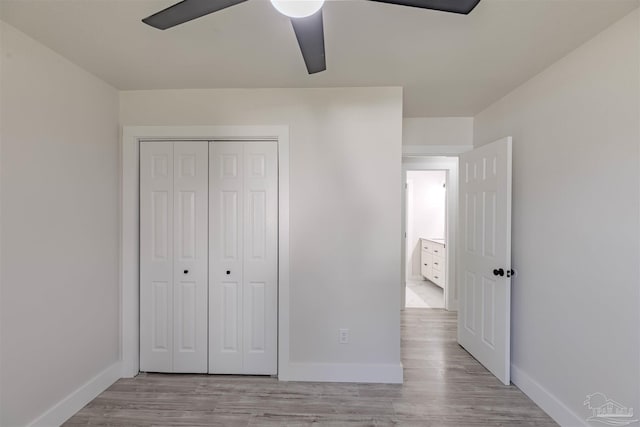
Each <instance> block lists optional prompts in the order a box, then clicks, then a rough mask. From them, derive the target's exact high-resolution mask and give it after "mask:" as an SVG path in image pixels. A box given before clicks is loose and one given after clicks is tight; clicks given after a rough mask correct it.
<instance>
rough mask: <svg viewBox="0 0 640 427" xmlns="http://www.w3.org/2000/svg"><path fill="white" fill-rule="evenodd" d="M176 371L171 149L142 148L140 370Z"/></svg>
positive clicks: (154, 145) (160, 145)
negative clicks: (174, 355)
mask: <svg viewBox="0 0 640 427" xmlns="http://www.w3.org/2000/svg"><path fill="white" fill-rule="evenodd" d="M172 367H173V144H172V143H165V142H142V143H141V144H140V370H141V371H151V372H171V370H172Z"/></svg>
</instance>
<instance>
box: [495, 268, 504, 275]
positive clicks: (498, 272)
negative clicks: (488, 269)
mask: <svg viewBox="0 0 640 427" xmlns="http://www.w3.org/2000/svg"><path fill="white" fill-rule="evenodd" d="M493 275H494V276H504V270H503V269H502V268H497V269H494V270H493Z"/></svg>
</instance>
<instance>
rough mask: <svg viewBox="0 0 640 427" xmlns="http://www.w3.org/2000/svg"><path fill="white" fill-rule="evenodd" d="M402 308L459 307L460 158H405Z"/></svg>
mask: <svg viewBox="0 0 640 427" xmlns="http://www.w3.org/2000/svg"><path fill="white" fill-rule="evenodd" d="M402 178H403V179H402V187H403V193H402V194H403V201H402V211H403V214H402V224H403V225H402V226H403V230H402V231H403V246H402V249H401V252H402V255H401V259H402V268H401V272H402V280H401V285H402V291H401V295H402V298H401V300H402V306H401V307H402V309H404V308H439V309H446V310H451V311H455V310H456V309H457V299H458V298H457V284H456V270H455V268H456V223H457V215H458V210H457V203H458V200H457V199H458V157H453V156H452V157H443V156H411V157H403V159H402Z"/></svg>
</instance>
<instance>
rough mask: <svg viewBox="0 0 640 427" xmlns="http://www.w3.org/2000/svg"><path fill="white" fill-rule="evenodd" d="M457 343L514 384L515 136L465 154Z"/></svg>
mask: <svg viewBox="0 0 640 427" xmlns="http://www.w3.org/2000/svg"><path fill="white" fill-rule="evenodd" d="M459 212H460V230H461V233H460V236H461V239H462V241H461V243H462V250H461V251H460V254H461V255H460V264H459V269H458V271H459V273H458V274H459V275H458V280H459V282H458V283H460V284H461V292H460V300H459V314H458V342H459V343H460V345H462V346H463V347H464V348H465V349H466V350H467V351H468V352H469V353H471V354H472V355H473V356H474V357H475V358H476V359H477V360H478V361H479V362H480V363H482V364H483V365H484V366H485V367H486V368H487V369H489V371H491V372H492V373H493V374H494V375H495V376H496V377H498V379H500V381H502V382H503V383H504V384H509V382H510V370H511V366H510V365H511V356H510V329H511V327H510V326H511V276H512V271H511V138H504V139H502V140H499V141H496V142H493V143H491V144H488V145H485V146H482V147H480V148H478V149H475V150H472V151H470V152H468V153H465V154H463V155H462V156H461V157H460V211H459Z"/></svg>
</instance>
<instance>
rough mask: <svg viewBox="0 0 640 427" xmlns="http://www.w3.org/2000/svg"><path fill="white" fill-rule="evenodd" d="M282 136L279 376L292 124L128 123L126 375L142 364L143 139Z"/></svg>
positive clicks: (123, 303) (123, 287)
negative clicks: (141, 222)
mask: <svg viewBox="0 0 640 427" xmlns="http://www.w3.org/2000/svg"><path fill="white" fill-rule="evenodd" d="M163 139H167V140H201V141H212V140H216V141H217V140H232V141H235V140H273V141H277V142H278V214H279V215H278V376H282V377H288V367H289V127H288V126H124V127H123V130H122V140H121V147H120V148H121V152H120V154H121V168H122V169H121V183H120V184H121V200H120V213H121V216H120V256H121V258H120V328H121V341H120V359H121V360H122V377H123V378H129V377H133V376H135V375H137V374H138V372H139V369H140V365H139V363H140V321H139V319H140V301H139V289H140V280H139V278H140V272H139V262H140V261H139V248H140V242H139V240H140V237H139V231H140V230H139V218H140V206H139V203H140V200H139V198H140V197H139V185H140V183H139V174H140V161H139V149H140V141H141V140H163Z"/></svg>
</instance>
